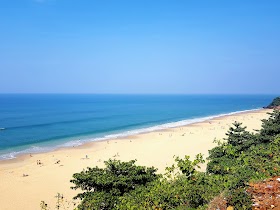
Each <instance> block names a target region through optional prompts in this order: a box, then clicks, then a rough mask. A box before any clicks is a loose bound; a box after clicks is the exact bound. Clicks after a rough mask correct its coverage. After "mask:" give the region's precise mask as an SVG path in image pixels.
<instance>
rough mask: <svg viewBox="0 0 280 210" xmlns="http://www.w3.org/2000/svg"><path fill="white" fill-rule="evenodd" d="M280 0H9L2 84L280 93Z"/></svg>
mask: <svg viewBox="0 0 280 210" xmlns="http://www.w3.org/2000/svg"><path fill="white" fill-rule="evenodd" d="M279 11H280V1H279V0H270V1H266V0H229V1H225V0H211V1H209V0H0V93H99V94H103V93H115V94H278V93H280V86H279V78H280V12H279Z"/></svg>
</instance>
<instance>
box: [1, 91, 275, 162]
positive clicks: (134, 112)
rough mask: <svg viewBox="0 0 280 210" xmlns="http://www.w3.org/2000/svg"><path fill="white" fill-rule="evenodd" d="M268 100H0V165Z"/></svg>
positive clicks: (166, 97)
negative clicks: (28, 155)
mask: <svg viewBox="0 0 280 210" xmlns="http://www.w3.org/2000/svg"><path fill="white" fill-rule="evenodd" d="M274 97H275V96H273V95H87V94H81V95H78V94H0V159H10V158H14V157H15V156H16V155H18V154H21V153H33V152H34V153H35V152H42V151H48V150H52V149H54V148H57V147H67V146H74V145H80V144H82V143H84V142H86V141H96V140H101V139H107V138H116V137H119V136H127V135H131V134H137V133H141V132H147V131H152V130H157V129H162V128H165V127H174V126H178V125H183V124H189V123H191V122H197V121H202V120H205V119H207V117H210V118H211V117H213V116H217V115H221V114H228V113H232V112H236V111H244V110H251V109H258V108H261V107H263V106H266V105H267V104H269V103H270V102H271V100H272V99H273V98H274ZM205 117H206V118H205Z"/></svg>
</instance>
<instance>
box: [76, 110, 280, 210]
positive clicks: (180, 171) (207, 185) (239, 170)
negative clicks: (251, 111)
mask: <svg viewBox="0 0 280 210" xmlns="http://www.w3.org/2000/svg"><path fill="white" fill-rule="evenodd" d="M226 135H227V138H226V139H225V140H224V141H217V143H218V146H216V147H215V148H213V149H212V150H210V151H209V154H210V155H209V157H208V158H207V160H208V163H207V170H206V172H200V171H198V170H197V169H198V168H199V165H201V164H202V163H204V162H205V160H204V159H203V157H202V155H201V154H198V155H197V156H196V158H195V160H193V161H191V160H190V157H189V156H186V157H185V158H184V159H180V158H178V157H177V158H176V159H175V162H176V163H175V164H174V165H172V166H171V167H167V168H166V173H165V174H164V175H161V174H156V169H155V168H146V167H143V166H136V165H135V161H129V162H120V161H117V160H109V161H106V162H105V164H106V167H105V168H104V169H101V168H98V167H96V168H88V169H87V170H85V171H83V172H81V173H77V174H74V175H73V178H74V179H73V180H71V182H72V183H74V184H75V187H73V189H78V188H79V189H81V190H83V191H84V192H83V193H80V194H78V195H77V196H76V198H79V199H81V200H82V202H81V204H80V205H79V206H78V210H88V209H104V210H105V209H119V210H124V209H137V210H138V209H140V210H141V209H157V210H159V209H162V210H163V209H177V210H180V209H190V210H191V209H207V208H209V209H213V208H214V207H213V206H215V205H222V204H223V205H231V206H234V207H235V208H236V209H251V204H252V203H251V198H250V195H249V194H248V193H247V192H246V189H247V186H248V183H249V182H254V181H258V180H262V179H264V178H267V177H271V176H276V175H279V171H280V155H279V154H280V112H279V111H277V110H274V112H273V113H272V114H270V117H269V119H268V120H263V124H262V128H261V130H259V131H258V132H257V133H256V134H253V133H250V132H248V131H246V127H243V126H242V124H241V123H238V122H235V123H234V124H233V126H232V127H231V128H230V129H229V131H228V132H227V134H226ZM217 199H218V201H217ZM215 202H216V203H218V204H215ZM215 208H217V207H216V206H215Z"/></svg>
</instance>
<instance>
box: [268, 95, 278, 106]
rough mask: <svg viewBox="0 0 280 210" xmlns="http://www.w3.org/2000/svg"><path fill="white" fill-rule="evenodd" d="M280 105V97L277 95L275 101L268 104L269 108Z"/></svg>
mask: <svg viewBox="0 0 280 210" xmlns="http://www.w3.org/2000/svg"><path fill="white" fill-rule="evenodd" d="M277 106H280V97H276V98H275V99H273V101H272V102H271V103H270V104H269V105H268V106H267V108H274V107H277Z"/></svg>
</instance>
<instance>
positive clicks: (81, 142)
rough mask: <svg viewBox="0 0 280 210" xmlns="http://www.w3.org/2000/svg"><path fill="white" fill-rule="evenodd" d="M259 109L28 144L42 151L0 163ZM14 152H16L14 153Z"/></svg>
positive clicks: (9, 154)
mask: <svg viewBox="0 0 280 210" xmlns="http://www.w3.org/2000/svg"><path fill="white" fill-rule="evenodd" d="M259 110H269V109H266V108H256V109H249V110H241V111H233V112H229V113H222V114H216V115H209V116H204V117H196V118H190V119H183V120H178V121H173V122H168V123H162V124H158V125H153V126H150V127H145V128H139V129H137V128H136V129H132V130H127V131H123V132H120V133H115V134H109V135H105V136H104V137H97V138H88V139H79V140H70V141H66V142H64V143H62V144H58V145H56V146H53V147H51V148H47V147H40V145H35V146H34V145H31V146H30V147H31V148H32V147H33V148H34V147H39V148H40V149H42V151H40V152H36V151H35V152H34V151H26V150H30V148H27V149H24V150H19V151H13V152H9V153H4V154H2V155H0V164H1V162H3V161H4V162H5V161H9V160H10V161H12V160H16V159H18V158H23V157H24V156H30V154H31V155H36V154H45V153H49V152H53V151H57V150H61V149H69V148H72V147H73V148H78V147H82V146H83V145H86V144H90V143H94V142H102V141H111V140H118V139H124V138H129V137H131V136H137V135H141V134H146V133H150V132H157V131H163V130H166V129H172V128H178V127H184V126H188V125H192V124H196V123H200V122H204V121H207V120H212V119H215V118H219V117H225V116H230V115H235V114H241V113H247V112H254V111H259ZM77 138H78V137H77ZM71 142H79V143H76V144H75V145H71V146H65V145H67V144H69V143H71ZM14 153H18V154H14ZM3 156H10V157H9V158H3Z"/></svg>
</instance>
